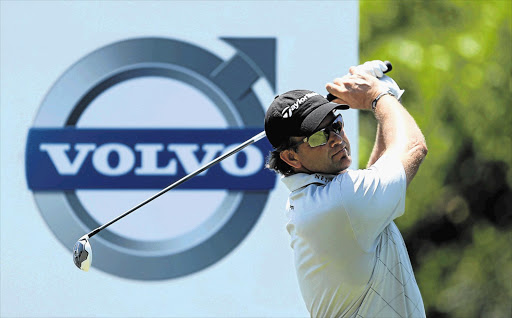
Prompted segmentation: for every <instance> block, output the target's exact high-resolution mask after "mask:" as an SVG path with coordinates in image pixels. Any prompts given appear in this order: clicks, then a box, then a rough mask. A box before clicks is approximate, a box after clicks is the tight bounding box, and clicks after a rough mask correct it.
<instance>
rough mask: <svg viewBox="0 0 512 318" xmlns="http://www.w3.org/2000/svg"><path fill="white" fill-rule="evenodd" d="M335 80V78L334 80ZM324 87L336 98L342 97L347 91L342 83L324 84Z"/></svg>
mask: <svg viewBox="0 0 512 318" xmlns="http://www.w3.org/2000/svg"><path fill="white" fill-rule="evenodd" d="M335 81H336V80H335ZM325 89H326V90H327V91H328V92H329V93H331V94H332V95H334V96H335V97H336V98H337V99H342V97H341V96H343V94H345V93H346V92H347V89H346V88H345V86H343V85H337V84H334V83H327V84H325Z"/></svg>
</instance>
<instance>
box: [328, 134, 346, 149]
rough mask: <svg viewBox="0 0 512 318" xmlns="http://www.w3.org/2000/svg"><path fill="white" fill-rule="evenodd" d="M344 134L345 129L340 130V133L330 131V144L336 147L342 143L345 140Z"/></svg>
mask: <svg viewBox="0 0 512 318" xmlns="http://www.w3.org/2000/svg"><path fill="white" fill-rule="evenodd" d="M342 135H343V130H341V131H340V133H339V134H337V133H335V132H334V131H332V130H331V131H330V132H329V146H331V148H332V147H334V146H336V145H338V144H341V142H342V141H343V138H342V137H341V136H342Z"/></svg>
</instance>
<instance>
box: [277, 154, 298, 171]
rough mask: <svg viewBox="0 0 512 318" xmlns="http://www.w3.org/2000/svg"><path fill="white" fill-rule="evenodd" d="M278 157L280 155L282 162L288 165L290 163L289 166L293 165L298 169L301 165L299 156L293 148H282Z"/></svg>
mask: <svg viewBox="0 0 512 318" xmlns="http://www.w3.org/2000/svg"><path fill="white" fill-rule="evenodd" d="M279 157H281V159H282V160H283V161H284V162H286V163H287V164H288V165H290V166H291V167H293V168H295V169H299V168H300V167H302V164H301V162H300V159H299V156H298V155H297V153H296V152H295V151H293V150H290V149H286V150H283V151H281V153H280V154H279Z"/></svg>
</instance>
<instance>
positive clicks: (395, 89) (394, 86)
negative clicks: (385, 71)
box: [379, 75, 405, 100]
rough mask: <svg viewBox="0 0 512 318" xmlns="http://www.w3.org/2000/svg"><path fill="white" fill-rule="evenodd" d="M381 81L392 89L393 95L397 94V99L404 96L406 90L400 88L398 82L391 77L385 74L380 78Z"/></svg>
mask: <svg viewBox="0 0 512 318" xmlns="http://www.w3.org/2000/svg"><path fill="white" fill-rule="evenodd" d="M379 81H380V82H381V83H383V84H384V85H385V86H386V87H387V88H388V89H389V90H390V91H391V93H393V95H395V97H396V99H398V100H400V98H402V95H403V94H404V92H405V90H403V89H400V87H398V84H397V83H396V82H395V81H394V80H393V79H392V78H391V77H389V76H387V75H383V76H382V77H381V78H379Z"/></svg>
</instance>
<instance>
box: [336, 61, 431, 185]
mask: <svg viewBox="0 0 512 318" xmlns="http://www.w3.org/2000/svg"><path fill="white" fill-rule="evenodd" d="M326 88H327V91H328V92H329V93H331V94H333V95H334V96H336V97H338V98H339V99H338V100H334V101H335V102H343V103H346V104H348V105H350V107H351V108H355V109H361V110H370V111H371V110H372V102H373V101H374V100H375V99H376V98H377V97H378V96H379V95H380V94H381V93H383V92H386V91H387V90H388V88H387V87H386V86H385V85H383V84H382V83H381V82H380V81H379V80H378V79H376V78H375V77H373V76H371V75H368V74H365V73H363V72H361V71H358V70H357V69H356V68H355V67H351V68H350V74H348V75H346V76H344V77H341V78H337V79H335V80H334V81H333V83H328V84H327V85H326ZM374 114H375V118H376V119H377V122H378V127H377V136H376V140H375V146H374V149H373V152H372V155H371V156H370V160H369V164H370V163H371V164H373V163H374V162H375V161H377V159H378V158H380V157H381V156H382V155H383V154H385V153H389V154H392V155H395V156H397V157H398V158H400V160H401V162H402V164H403V166H404V169H405V174H406V177H407V185H409V183H410V182H411V180H412V179H413V178H414V176H415V175H416V172H417V171H418V168H419V166H420V164H421V162H422V161H423V159H424V158H425V156H426V155H427V145H426V142H425V137H424V136H423V134H422V132H421V130H420V129H419V127H418V125H417V124H416V122H415V121H414V118H413V117H412V116H411V115H410V114H409V112H408V111H407V110H406V109H405V108H404V107H403V106H402V105H401V104H400V103H399V102H398V100H397V99H396V98H395V97H393V96H390V95H387V94H384V95H382V96H381V97H380V98H379V99H378V101H377V102H376V104H375V110H374Z"/></svg>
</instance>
